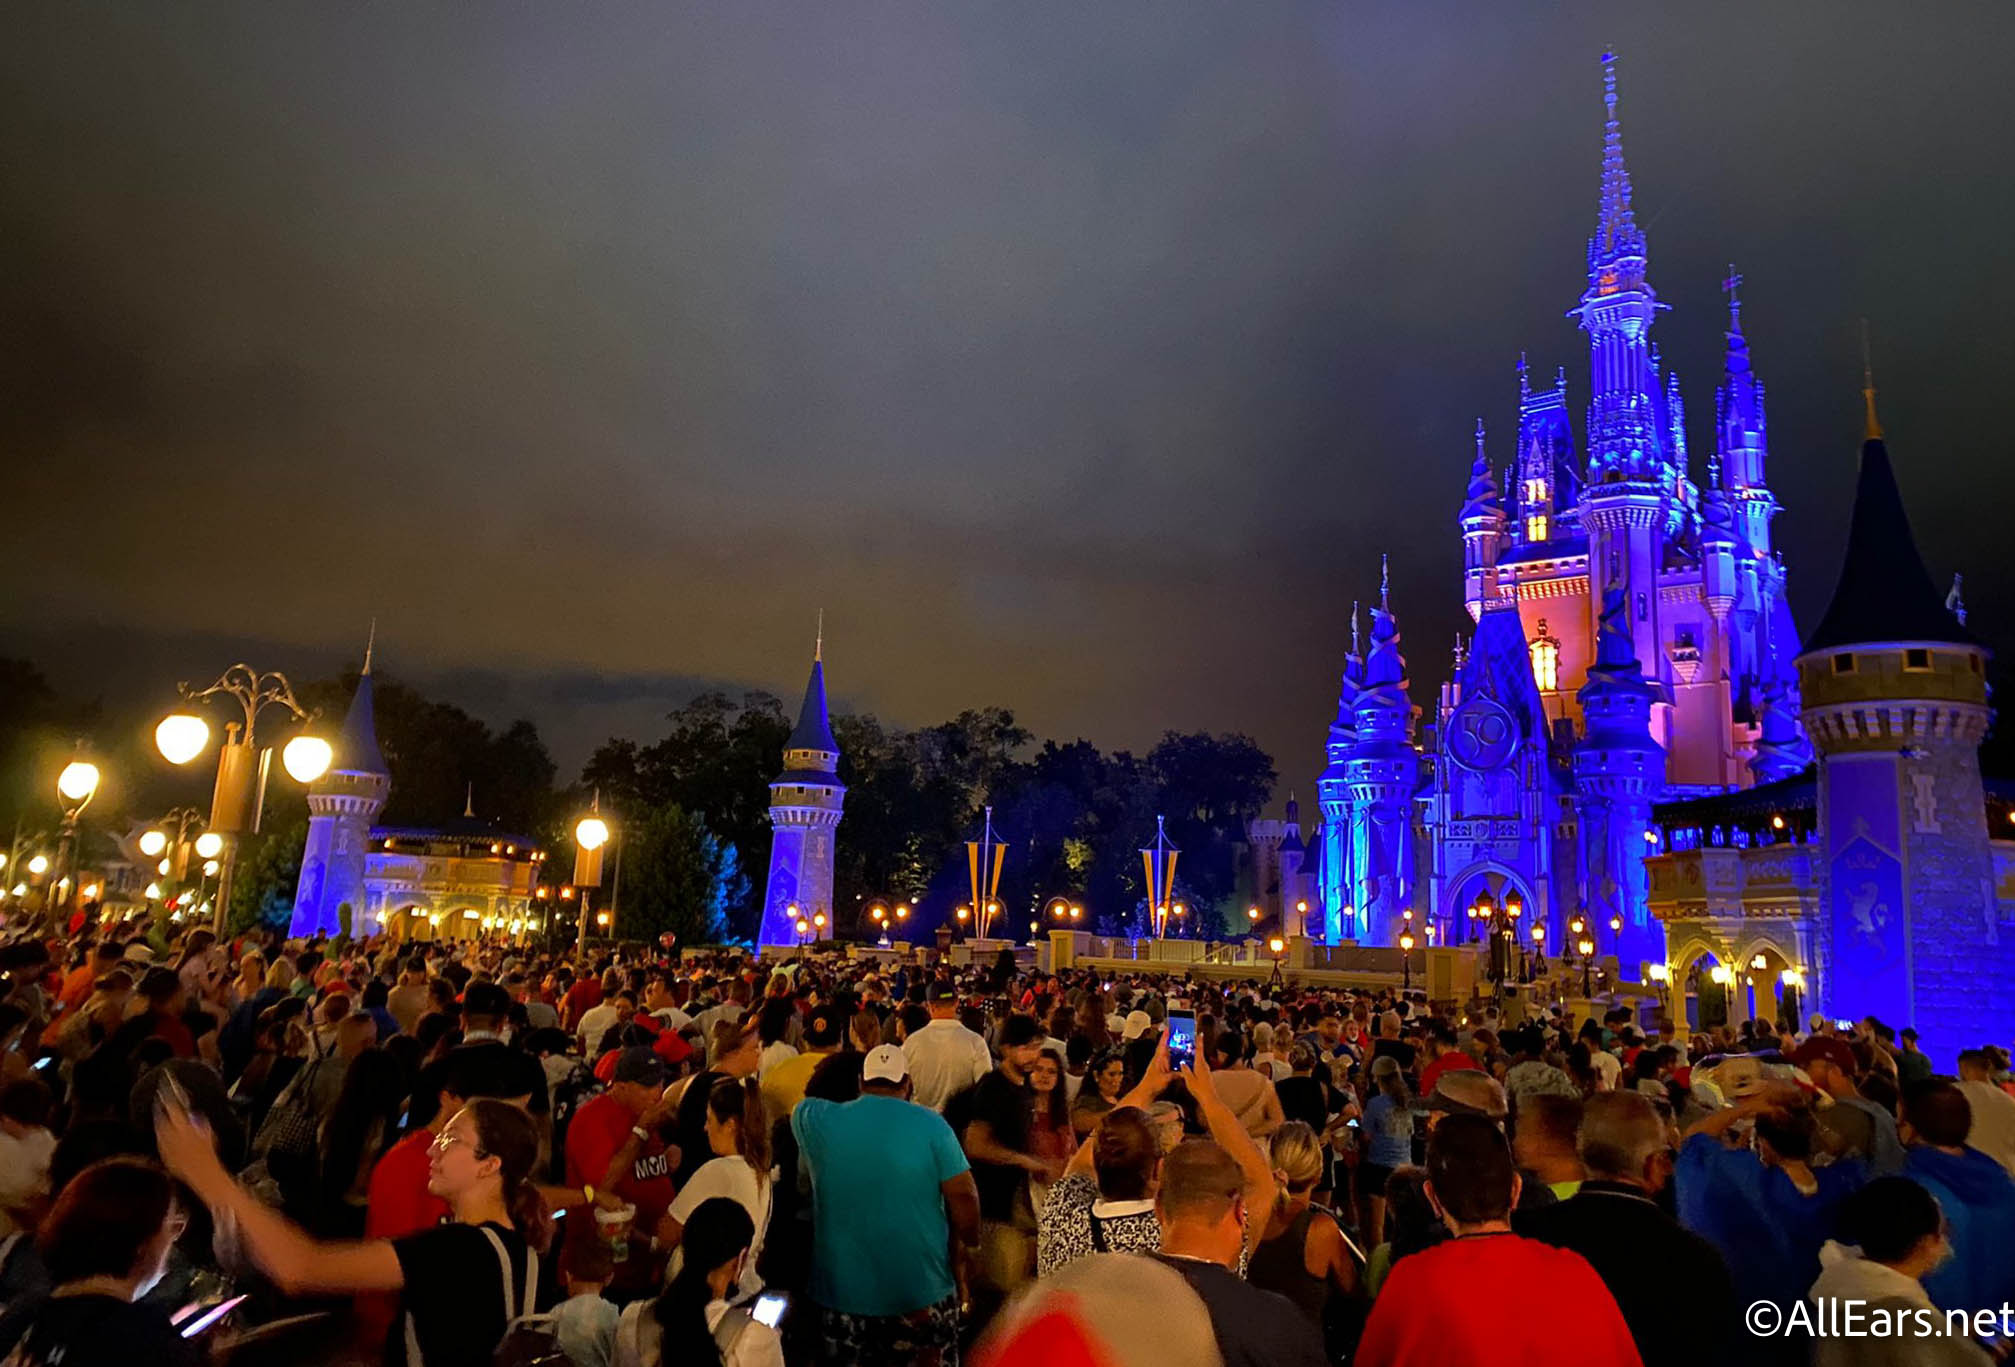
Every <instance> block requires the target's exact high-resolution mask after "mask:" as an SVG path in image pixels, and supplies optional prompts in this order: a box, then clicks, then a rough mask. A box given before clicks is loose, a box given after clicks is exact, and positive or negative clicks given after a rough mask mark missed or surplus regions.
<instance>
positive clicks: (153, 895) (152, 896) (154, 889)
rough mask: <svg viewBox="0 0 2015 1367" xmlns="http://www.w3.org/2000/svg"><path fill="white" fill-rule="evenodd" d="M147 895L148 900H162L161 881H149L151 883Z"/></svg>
mask: <svg viewBox="0 0 2015 1367" xmlns="http://www.w3.org/2000/svg"><path fill="white" fill-rule="evenodd" d="M146 897H147V900H148V901H150V902H158V901H160V900H161V885H160V884H159V883H149V884H148V885H147V893H146Z"/></svg>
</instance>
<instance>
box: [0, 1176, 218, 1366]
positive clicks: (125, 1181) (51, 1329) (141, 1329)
mask: <svg viewBox="0 0 2015 1367" xmlns="http://www.w3.org/2000/svg"><path fill="white" fill-rule="evenodd" d="M187 1224H188V1216H187V1215H186V1214H185V1213H184V1212H183V1211H182V1210H181V1209H180V1208H179V1207H178V1206H177V1205H176V1202H175V1184H174V1182H173V1181H171V1180H170V1179H169V1176H168V1174H167V1173H165V1172H163V1171H162V1170H161V1168H160V1167H159V1166H157V1165H156V1164H153V1163H150V1162H147V1161H146V1160H145V1159H140V1158H108V1159H105V1160H103V1161H102V1162H98V1163H93V1164H91V1165H90V1166H89V1167H87V1168H85V1169H84V1170H83V1171H82V1172H80V1173H78V1174H77V1175H76V1176H75V1177H73V1178H71V1179H70V1181H69V1182H68V1183H67V1184H66V1185H65V1186H64V1188H63V1191H62V1194H61V1195H60V1196H58V1197H57V1199H56V1204H55V1206H54V1208H52V1209H51V1210H50V1212H49V1218H48V1219H47V1220H46V1221H45V1222H44V1223H43V1226H42V1230H41V1233H40V1236H39V1240H38V1242H39V1245H40V1247H41V1251H42V1258H43V1262H44V1264H45V1265H46V1267H47V1269H48V1273H49V1279H50V1281H51V1282H52V1283H53V1284H54V1287H55V1289H54V1290H53V1291H52V1292H51V1293H50V1295H49V1297H48V1298H47V1299H46V1300H40V1301H37V1302H35V1303H33V1304H27V1305H17V1306H16V1307H15V1308H14V1309H12V1310H10V1311H8V1312H7V1314H6V1315H4V1316H0V1355H4V1356H5V1357H6V1358H7V1360H8V1361H9V1362H12V1363H17V1364H20V1367H55V1364H58V1363H60V1364H62V1367H126V1364H130V1363H134V1362H145V1363H148V1364H149V1365H150V1367H197V1364H198V1363H200V1362H201V1361H202V1353H201V1351H200V1350H199V1349H198V1348H197V1346H196V1345H195V1344H194V1343H192V1342H190V1341H189V1340H187V1339H184V1338H183V1337H182V1336H181V1335H180V1334H179V1333H177V1332H176V1329H175V1326H174V1325H173V1324H171V1323H170V1322H169V1319H168V1316H167V1315H166V1314H165V1313H163V1312H162V1310H161V1308H160V1307H159V1306H155V1305H147V1304H143V1303H142V1302H141V1297H143V1296H145V1295H146V1294H147V1292H148V1291H150V1290H151V1289H153V1286H154V1284H155V1283H156V1282H158V1281H160V1280H161V1274H162V1272H163V1270H164V1269H165V1268H166V1267H167V1265H168V1251H169V1249H171V1248H172V1247H174V1244H175V1240H176V1239H177V1238H179V1237H180V1236H181V1233H182V1231H183V1229H184V1228H185V1227H186V1226H187Z"/></svg>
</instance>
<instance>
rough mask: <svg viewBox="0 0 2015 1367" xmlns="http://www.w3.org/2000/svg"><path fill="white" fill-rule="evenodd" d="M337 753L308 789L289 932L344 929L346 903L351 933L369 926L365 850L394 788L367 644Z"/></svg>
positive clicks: (327, 932)
mask: <svg viewBox="0 0 2015 1367" xmlns="http://www.w3.org/2000/svg"><path fill="white" fill-rule="evenodd" d="M335 752H336V753H335V757H334V759H333V760H332V761H331V762H330V765H329V769H328V772H327V773H325V774H323V775H322V777H320V778H318V779H316V780H315V782H314V783H313V784H312V785H310V786H309V788H308V843H307V845H306V847H305V848H304V849H303V850H302V852H301V880H300V882H299V883H298V884H297V885H296V887H295V891H294V915H293V919H292V920H291V922H289V924H288V928H287V933H288V934H289V935H297V936H305V935H334V934H336V933H338V932H339V931H341V930H343V929H344V926H343V924H342V921H343V917H342V908H343V907H344V906H346V905H347V906H348V907H349V908H350V926H349V929H350V932H351V933H352V934H361V933H363V930H364V924H363V922H364V847H365V845H366V844H367V843H368V841H369V837H370V834H371V823H372V822H373V821H375V820H376V819H377V817H378V813H379V812H380V811H382V810H384V806H385V799H386V798H387V797H389V796H391V792H392V775H391V772H390V771H389V770H388V769H387V768H386V767H385V757H384V755H383V754H382V753H380V751H379V749H378V727H377V721H376V718H375V717H374V716H373V713H372V701H371V649H370V647H368V646H367V647H365V649H364V668H363V671H362V672H361V673H359V674H358V675H357V691H356V692H355V693H352V694H351V695H350V711H349V713H348V715H346V716H345V717H344V719H343V730H342V733H341V734H340V735H338V736H337V738H336V743H335Z"/></svg>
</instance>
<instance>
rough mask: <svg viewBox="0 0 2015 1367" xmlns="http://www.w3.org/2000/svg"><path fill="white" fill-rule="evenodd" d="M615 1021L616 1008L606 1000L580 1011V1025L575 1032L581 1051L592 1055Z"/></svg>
mask: <svg viewBox="0 0 2015 1367" xmlns="http://www.w3.org/2000/svg"><path fill="white" fill-rule="evenodd" d="M615 1023H616V1008H615V1007H614V1006H613V1005H611V1004H610V1003H608V1002H603V1003H602V1004H601V1005H600V1006H591V1007H589V1008H588V1009H587V1010H585V1011H583V1012H582V1013H581V1023H580V1026H579V1027H578V1028H577V1029H576V1030H575V1032H574V1033H575V1034H576V1035H578V1036H580V1040H581V1052H582V1053H584V1054H587V1055H589V1056H590V1057H592V1056H593V1055H594V1053H595V1050H596V1049H597V1048H599V1047H600V1046H601V1043H602V1036H603V1035H604V1034H606V1033H608V1029H609V1027H610V1026H612V1025H614V1024H615Z"/></svg>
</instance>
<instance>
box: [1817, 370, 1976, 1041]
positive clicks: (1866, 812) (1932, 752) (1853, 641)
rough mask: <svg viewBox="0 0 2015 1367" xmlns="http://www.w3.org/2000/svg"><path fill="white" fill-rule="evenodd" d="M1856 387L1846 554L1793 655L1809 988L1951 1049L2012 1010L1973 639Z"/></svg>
mask: <svg viewBox="0 0 2015 1367" xmlns="http://www.w3.org/2000/svg"><path fill="white" fill-rule="evenodd" d="M1866 397H1867V405H1868V426H1867V434H1866V439H1865V440H1864V442H1863V444H1862V447H1861V469H1860V476H1859V480H1858V482H1857V484H1856V487H1855V491H1854V514H1853V519H1852V521H1851V523H1850V524H1849V528H1848V534H1847V555H1846V559H1845V562H1844V563H1843V564H1842V566H1841V569H1840V581H1839V584H1838V586H1837V587H1836V588H1835V589H1834V591H1833V601H1832V604H1831V606H1829V607H1828V608H1827V610H1826V616H1825V618H1824V619H1823V620H1821V622H1820V623H1819V626H1818V627H1817V628H1816V629H1815V630H1814V631H1813V633H1812V635H1811V637H1810V639H1808V640H1807V641H1806V643H1805V650H1804V653H1803V654H1801V655H1800V656H1799V657H1798V661H1797V665H1798V675H1799V681H1800V686H1801V690H1802V692H1803V695H1804V719H1805V726H1806V730H1807V732H1808V733H1809V734H1810V736H1811V738H1812V743H1813V746H1814V748H1815V749H1816V750H1817V751H1818V754H1819V826H1820V832H1821V838H1822V839H1823V841H1824V859H1823V862H1822V864H1821V871H1820V879H1819V884H1820V901H1819V928H1818V934H1817V936H1816V937H1815V940H1816V946H1815V947H1816V949H1817V951H1818V952H1817V960H1818V962H1817V963H1816V965H1815V968H1816V970H1817V981H1816V982H1815V989H1816V997H1815V999H1816V1001H1817V1002H1819V1003H1822V1004H1823V1006H1824V1009H1825V1010H1826V1011H1827V1013H1828V1014H1829V1015H1840V1016H1853V1017H1856V1018H1859V1017H1861V1016H1864V1015H1874V1016H1877V1017H1879V1018H1880V1019H1882V1020H1883V1021H1885V1022H1888V1023H1889V1024H1890V1025H1891V1026H1892V1027H1894V1028H1897V1029H1900V1028H1902V1027H1903V1026H1904V1025H1915V1026H1916V1027H1917V1029H1918V1030H1919V1031H1920V1032H1921V1034H1922V1036H1923V1044H1924V1048H1925V1051H1926V1052H1928V1053H1931V1054H1932V1055H1933V1056H1934V1057H1940V1058H1950V1057H1952V1054H1953V1052H1954V1051H1955V1050H1957V1049H1961V1048H1968V1047H1972V1046H1974V1045H1977V1044H1979V1043H1981V1042H1982V1041H1983V1040H1986V1039H1989V1038H1995V1037H1998V1036H1999V1035H2000V1034H2002V1033H2004V1032H2005V1031H2006V1029H2007V1024H2008V1021H2009V1020H2010V1019H2011V1017H2015V934H2010V933H2007V932H2008V928H2007V927H2003V926H2001V925H2000V924H1999V923H1998V908H1997V906H1996V899H1995V884H1994V859H1993V854H1992V852H1991V851H1990V849H1989V847H1988V834H1987V822H1986V804H1985V798H1984V795H1983V791H1982V787H1981V782H1980V759H1979V753H1978V751H1979V746H1980V742H1981V740H1982V739H1983V738H1984V737H1985V735H1986V733H1987V722H1988V715H1989V713H1988V705H1987V650H1986V648H1985V647H1984V646H1982V645H1981V644H1980V642H1979V641H1978V640H1976V639H1975V638H1974V636H1973V634H1972V633H1971V632H1970V631H1968V630H1967V629H1966V627H1965V626H1964V625H1963V624H1962V623H1961V622H1959V621H1958V620H1957V618H1956V617H1954V616H1953V614H1952V613H1950V612H1948V611H1946V609H1945V605H1944V602H1943V600H1942V599H1941V597H1940V595H1939V593H1938V591H1937V589H1935V588H1934V587H1933V586H1932V582H1931V576H1930V574H1929V573H1928V572H1927V571H1926V570H1925V568H1924V561H1923V558H1922V557H1921V556H1920V555H1919V554H1918V550H1917V542H1916V539H1915V538H1914V537H1913V536H1912V535H1911V532H1910V521H1909V518H1908V517H1907V516H1906V514H1905V513H1904V510H1903V500H1902V496H1901V494H1900V493H1899V492H1898V490H1897V487H1896V476H1895V472H1894V471H1893V470H1892V468H1891V467H1890V463H1889V451H1888V448H1887V446H1886V445H1885V444H1884V442H1883V439H1882V428H1881V426H1880V424H1879V423H1878V422H1877V421H1876V417H1875V390H1874V385H1873V383H1872V382H1870V383H1869V384H1868V387H1867V390H1866Z"/></svg>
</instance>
